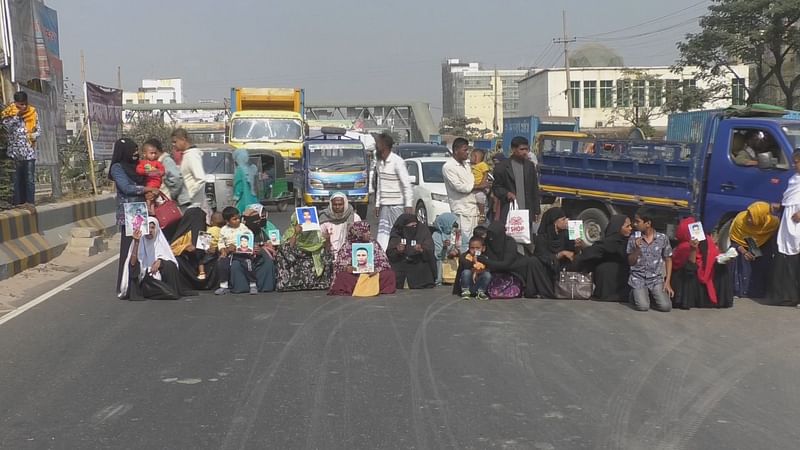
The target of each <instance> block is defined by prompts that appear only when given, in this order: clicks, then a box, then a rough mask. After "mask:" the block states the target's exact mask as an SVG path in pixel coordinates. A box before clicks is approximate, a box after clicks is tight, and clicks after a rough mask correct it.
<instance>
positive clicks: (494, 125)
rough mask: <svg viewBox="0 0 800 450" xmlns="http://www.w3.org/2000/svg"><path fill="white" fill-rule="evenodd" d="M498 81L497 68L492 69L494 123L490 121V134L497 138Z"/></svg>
mask: <svg viewBox="0 0 800 450" xmlns="http://www.w3.org/2000/svg"><path fill="white" fill-rule="evenodd" d="M499 82H500V79H499V78H498V77H497V67H495V68H494V83H493V84H494V121H492V132H493V133H494V135H495V137H497V128H498V126H497V85H498V84H499Z"/></svg>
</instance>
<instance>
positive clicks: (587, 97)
mask: <svg viewBox="0 0 800 450" xmlns="http://www.w3.org/2000/svg"><path fill="white" fill-rule="evenodd" d="M583 107H584V108H597V81H584V82H583Z"/></svg>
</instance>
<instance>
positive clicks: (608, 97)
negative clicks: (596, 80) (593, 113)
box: [600, 80, 614, 108]
mask: <svg viewBox="0 0 800 450" xmlns="http://www.w3.org/2000/svg"><path fill="white" fill-rule="evenodd" d="M600 107H601V108H613V107H614V81H612V80H601V81H600Z"/></svg>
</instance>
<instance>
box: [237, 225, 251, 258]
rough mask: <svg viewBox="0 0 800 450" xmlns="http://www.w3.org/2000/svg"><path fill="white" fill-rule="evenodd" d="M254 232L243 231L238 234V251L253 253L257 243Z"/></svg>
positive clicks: (245, 253)
mask: <svg viewBox="0 0 800 450" xmlns="http://www.w3.org/2000/svg"><path fill="white" fill-rule="evenodd" d="M253 240H254V239H253V232H252V231H250V230H248V231H242V232H241V233H238V234H237V235H236V253H240V254H243V255H252V254H253V248H254V247H255V243H254V242H253Z"/></svg>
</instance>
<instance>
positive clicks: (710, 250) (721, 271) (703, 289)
mask: <svg viewBox="0 0 800 450" xmlns="http://www.w3.org/2000/svg"><path fill="white" fill-rule="evenodd" d="M695 222H697V220H695V218H694V217H687V218H685V219H683V220H681V221H680V222H679V223H678V228H677V229H676V230H675V239H676V240H677V241H678V245H676V246H675V248H674V249H673V251H672V289H673V290H674V291H675V296H674V297H673V298H672V304H673V306H674V307H675V308H681V309H691V308H730V307H731V306H733V289H731V287H732V286H731V283H730V278H729V277H728V275H727V267H726V266H725V265H724V264H717V256H719V254H720V252H719V248H717V244H716V243H715V242H714V240H713V239H712V237H711V235H708V236H706V239H705V240H704V241H697V240H695V239H693V238H692V235H691V232H690V231H689V226H690V225H691V224H693V223H695Z"/></svg>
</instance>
